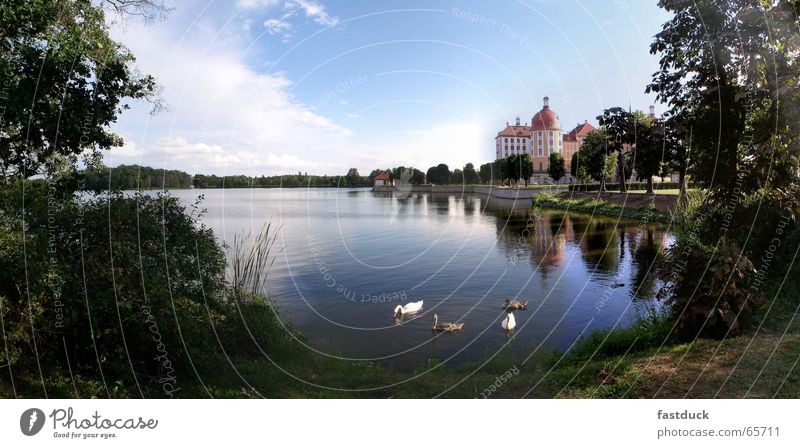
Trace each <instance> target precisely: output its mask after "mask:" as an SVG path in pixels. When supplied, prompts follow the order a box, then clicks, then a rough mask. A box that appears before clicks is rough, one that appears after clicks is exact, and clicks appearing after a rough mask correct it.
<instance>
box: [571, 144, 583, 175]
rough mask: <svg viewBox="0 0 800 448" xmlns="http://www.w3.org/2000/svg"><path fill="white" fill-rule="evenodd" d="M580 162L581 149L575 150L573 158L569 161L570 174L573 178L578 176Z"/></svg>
mask: <svg viewBox="0 0 800 448" xmlns="http://www.w3.org/2000/svg"><path fill="white" fill-rule="evenodd" d="M580 164H581V162H580V151H575V152H573V153H572V158H571V159H570V162H569V174H571V175H572V178H573V179H577V178H578V166H579V165H580Z"/></svg>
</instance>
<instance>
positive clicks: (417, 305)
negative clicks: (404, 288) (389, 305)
mask: <svg viewBox="0 0 800 448" xmlns="http://www.w3.org/2000/svg"><path fill="white" fill-rule="evenodd" d="M421 309H422V300H420V301H419V302H409V303H406V304H405V305H403V306H400V305H397V306H396V307H395V308H394V315H395V316H402V315H403V314H411V313H416V312H418V311H419V310H421Z"/></svg>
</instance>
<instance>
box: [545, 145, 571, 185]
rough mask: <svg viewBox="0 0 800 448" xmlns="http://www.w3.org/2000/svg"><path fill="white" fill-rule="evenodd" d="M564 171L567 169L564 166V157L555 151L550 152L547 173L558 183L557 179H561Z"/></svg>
mask: <svg viewBox="0 0 800 448" xmlns="http://www.w3.org/2000/svg"><path fill="white" fill-rule="evenodd" d="M566 173H567V170H566V168H564V158H563V157H561V154H560V153H557V152H552V153H550V160H549V166H548V168H547V174H549V175H550V177H551V178H552V179H553V181H554V182H555V183H558V181H559V180H561V179H562V178H563V177H564V175H565V174H566Z"/></svg>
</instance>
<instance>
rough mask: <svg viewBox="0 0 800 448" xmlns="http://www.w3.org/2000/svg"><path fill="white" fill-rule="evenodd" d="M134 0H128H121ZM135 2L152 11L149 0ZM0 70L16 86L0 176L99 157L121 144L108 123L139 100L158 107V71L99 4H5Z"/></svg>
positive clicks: (1, 138) (0, 131)
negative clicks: (149, 70) (137, 60)
mask: <svg viewBox="0 0 800 448" xmlns="http://www.w3.org/2000/svg"><path fill="white" fill-rule="evenodd" d="M117 3H129V2H117ZM139 3H140V5H138V6H137V5H129V7H130V9H129V10H130V11H132V10H134V9H135V10H136V11H139V12H141V13H147V10H146V9H142V8H146V7H152V6H157V5H154V4H152V3H150V2H139ZM0 17H2V18H3V19H2V22H3V25H2V26H1V27H0V52H2V54H3V57H2V58H0V73H2V74H3V84H4V85H5V86H10V88H9V89H8V92H9V97H8V98H7V99H6V100H4V113H3V119H2V121H1V122H0V164H1V165H0V176H5V177H8V176H21V177H23V178H29V177H31V176H34V175H37V174H54V173H56V172H59V171H63V170H64V169H65V168H70V167H75V166H76V165H77V163H78V161H79V157H80V156H81V155H84V156H86V158H85V161H86V162H87V163H89V164H94V163H97V161H98V160H99V159H100V156H101V153H102V151H103V150H107V149H110V148H114V147H118V146H121V145H122V138H121V137H120V136H119V135H117V134H115V133H113V132H112V131H111V130H110V129H109V125H110V124H111V123H113V122H115V121H117V119H118V117H119V116H120V113H122V111H124V110H126V109H128V108H129V102H130V101H133V100H147V101H150V102H151V103H153V104H154V106H155V108H156V109H157V108H159V107H160V103H159V100H158V96H157V93H158V89H157V87H156V82H155V80H154V79H153V77H151V76H149V75H140V74H139V73H138V72H137V70H136V69H135V67H134V65H133V63H134V56H133V54H132V53H131V52H130V51H129V50H128V49H127V48H125V47H124V46H123V45H122V44H120V43H118V42H116V41H115V40H114V39H112V37H111V36H110V32H109V20H107V18H106V14H105V11H104V10H103V7H102V6H101V4H99V3H97V2H92V1H87V0H81V1H36V2H34V1H12V2H1V3H0Z"/></svg>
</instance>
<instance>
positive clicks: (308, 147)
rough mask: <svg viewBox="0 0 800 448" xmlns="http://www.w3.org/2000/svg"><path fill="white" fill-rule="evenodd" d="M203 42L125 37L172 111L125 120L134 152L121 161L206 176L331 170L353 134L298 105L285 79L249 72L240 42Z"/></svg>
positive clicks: (122, 126) (131, 32) (153, 35)
mask: <svg viewBox="0 0 800 448" xmlns="http://www.w3.org/2000/svg"><path fill="white" fill-rule="evenodd" d="M148 32H149V34H148ZM145 34H148V38H146V39H142V38H140V37H141V36H143V35H145ZM203 36H204V35H201V36H197V35H192V38H191V39H189V38H187V39H186V40H185V41H184V42H189V43H184V44H183V45H181V46H180V47H179V48H176V47H175V45H177V42H178V41H176V40H175V39H173V38H171V36H169V35H166V34H163V33H159V32H157V31H156V30H154V29H150V28H148V29H146V30H145V29H140V26H129V27H128V29H127V30H125V31H124V33H123V34H122V40H123V41H124V42H125V43H126V44H127V45H128V46H129V47H130V48H131V49H132V50H133V52H134V54H136V55H137V67H138V68H139V69H141V70H142V71H143V72H145V73H151V74H153V75H155V76H156V78H157V80H158V82H159V84H161V85H162V87H163V95H164V99H165V100H166V102H167V104H168V106H169V110H168V111H167V112H164V113H161V114H159V115H157V116H156V117H154V118H152V119H149V118H148V117H147V115H146V113H145V112H146V110H145V109H147V107H138V108H137V109H136V110H134V111H131V112H133V113H127V114H123V116H122V119H121V122H120V123H119V125H118V126H117V127H116V129H117V130H118V131H121V132H123V133H124V134H125V135H126V136H127V138H126V147H125V148H124V149H122V150H115V151H114V152H115V154H114V157H120V158H127V159H131V158H133V159H135V158H136V157H139V158H140V159H141V161H142V163H145V162H147V163H152V164H154V165H156V166H163V165H164V164H167V165H170V166H176V165H179V166H180V165H183V166H185V167H186V168H185V169H187V170H190V169H191V170H197V171H201V172H233V171H236V172H244V171H247V170H250V169H252V170H258V172H259V173H285V172H292V171H296V169H297V168H298V167H302V168H303V169H304V170H307V171H309V172H311V171H319V172H328V171H330V168H329V167H328V166H327V165H328V163H332V162H334V161H335V159H336V156H335V155H333V153H334V152H335V148H337V147H338V146H339V145H343V144H344V141H345V140H346V139H347V138H348V137H349V136H350V135H352V132H351V131H350V130H349V129H347V128H346V127H343V126H341V125H338V124H337V123H335V122H334V121H332V120H330V119H329V118H327V117H325V116H322V115H319V114H317V113H315V112H314V111H312V110H311V109H310V108H309V107H307V106H305V105H303V104H301V103H300V102H298V101H297V100H296V99H295V98H294V97H293V95H292V91H291V89H292V82H291V81H290V80H289V79H287V78H286V77H284V76H283V75H280V74H265V73H258V72H256V71H255V70H253V69H251V68H250V67H248V66H247V65H246V64H245V63H244V62H243V61H241V60H240V59H239V54H241V50H240V49H239V48H236V47H235V45H236V44H235V43H230V42H229V43H218V42H214V41H213V39H209V41H208V42H206V41H205V40H206V38H204V37H203ZM143 106H144V105H143ZM117 151H118V152H117ZM317 151H324V152H325V153H327V154H323V155H322V157H320V156H319V155H318V154H317ZM127 163H132V160H131V161H128V162H127Z"/></svg>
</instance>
